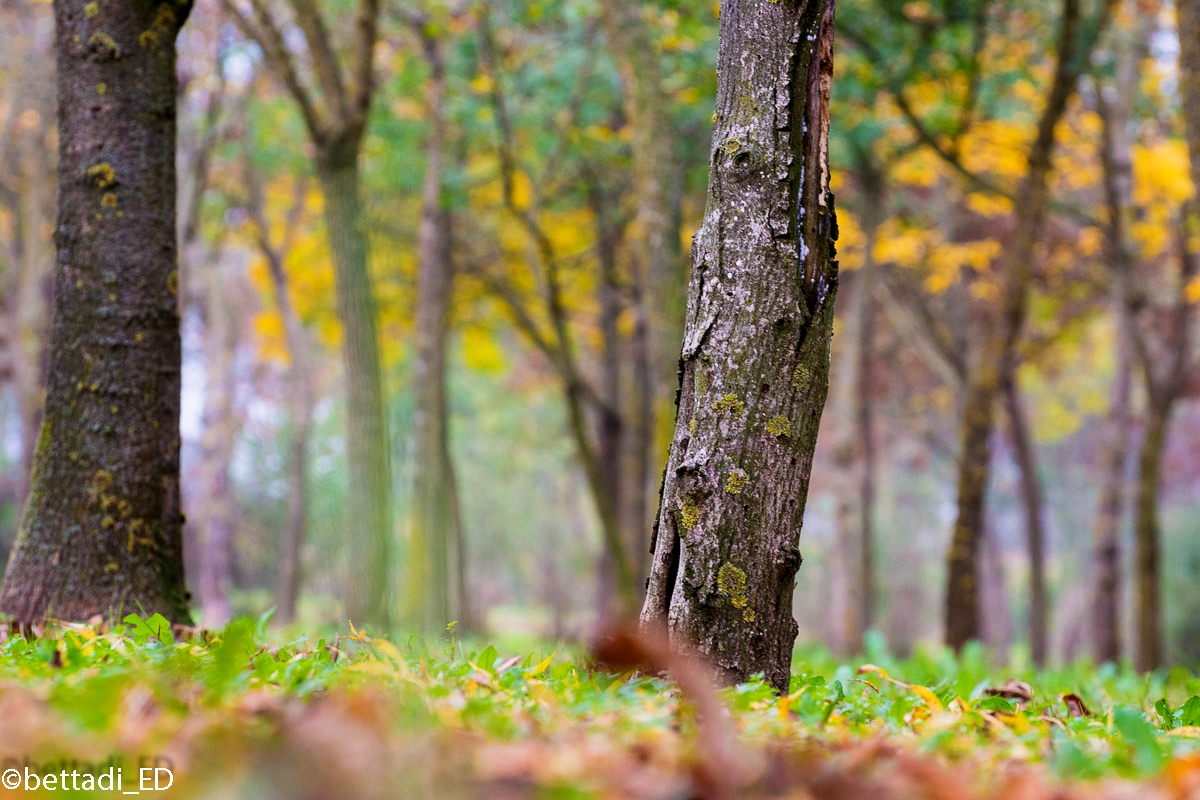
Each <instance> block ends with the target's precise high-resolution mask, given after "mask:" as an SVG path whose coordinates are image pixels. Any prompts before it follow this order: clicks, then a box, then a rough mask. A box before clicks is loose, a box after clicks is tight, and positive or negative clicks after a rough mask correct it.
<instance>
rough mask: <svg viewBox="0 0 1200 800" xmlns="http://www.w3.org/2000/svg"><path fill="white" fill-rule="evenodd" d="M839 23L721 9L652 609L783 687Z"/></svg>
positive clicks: (819, 387)
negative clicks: (703, 200)
mask: <svg viewBox="0 0 1200 800" xmlns="http://www.w3.org/2000/svg"><path fill="white" fill-rule="evenodd" d="M833 11H834V6H833V3H832V2H812V3H808V4H804V5H795V4H791V3H755V4H747V3H739V2H734V1H733V0H727V1H726V2H724V3H722V7H721V30H720V53H719V56H718V66H717V106H716V108H717V110H716V117H715V128H714V131H713V148H712V159H711V166H710V176H709V201H708V208H707V210H706V212H705V220H704V224H703V226H702V227H701V228H700V230H699V231H698V232H697V234H696V237H695V239H694V242H693V246H692V277H691V282H690V286H689V291H688V314H687V323H686V327H685V333H684V340H683V349H682V357H681V360H682V366H683V370H682V372H683V375H682V384H681V392H680V398H679V414H678V417H677V420H676V426H675V434H674V437H673V439H672V442H671V454H670V459H669V461H668V464H667V471H666V478H665V482H664V485H663V491H662V506H661V509H660V511H659V524H658V528H657V533H656V540H655V552H654V561H653V566H652V570H651V576H650V586H649V591H648V592H647V595H646V603H645V606H644V607H643V609H642V621H643V624H644V625H647V626H659V625H662V626H664V627H666V628H667V629H668V631H669V633H670V636H671V639H672V641H673V642H674V643H675V644H676V645H677V646H682V647H685V648H688V649H693V650H695V651H697V652H699V653H701V654H703V655H704V656H705V657H706V658H707V659H708V660H709V661H710V663H711V664H712V669H713V673H714V676H715V677H716V678H717V679H718V680H719V681H721V682H722V683H732V682H737V681H742V680H745V679H746V678H748V677H749V676H750V675H752V674H753V673H755V672H762V673H763V674H764V675H765V677H766V680H767V681H768V682H769V683H770V684H771V685H772V686H774V687H775V688H776V689H777V690H779V691H782V692H786V691H787V689H788V683H789V681H790V677H791V673H790V666H791V656H792V647H793V645H794V643H795V638H796V632H797V626H796V621H795V619H793V617H792V594H793V592H794V590H795V576H796V570H797V568H798V567H799V566H800V550H799V533H800V526H801V524H802V522H803V517H804V505H805V501H806V499H807V493H808V481H809V476H810V473H811V470H812V454H813V449H814V448H815V446H816V438H817V427H818V424H819V422H820V417H821V409H822V407H823V406H824V403H825V395H826V392H827V389H828V375H829V346H830V339H831V335H832V327H833V306H834V296H835V294H836V287H837V266H836V262H835V261H834V260H833V257H834V247H833V240H834V239H835V238H836V235H837V231H836V224H837V223H836V218H835V215H834V209H833V196H832V194H830V192H829V185H828V179H829V164H828V155H827V149H826V148H827V136H828V131H829V89H830V83H831V81H832V76H833ZM747 52H752V53H754V54H755V55H756V58H754V59H747V58H745V56H744V54H745V53H747Z"/></svg>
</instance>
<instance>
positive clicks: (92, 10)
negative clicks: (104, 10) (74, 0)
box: [83, 2, 100, 19]
mask: <svg viewBox="0 0 1200 800" xmlns="http://www.w3.org/2000/svg"><path fill="white" fill-rule="evenodd" d="M83 13H84V14H86V15H87V17H88V19H91V18H92V17H94V16H96V15H97V14H99V13H100V4H99V3H97V2H91V3H88V4H87V5H86V6H84V7H83Z"/></svg>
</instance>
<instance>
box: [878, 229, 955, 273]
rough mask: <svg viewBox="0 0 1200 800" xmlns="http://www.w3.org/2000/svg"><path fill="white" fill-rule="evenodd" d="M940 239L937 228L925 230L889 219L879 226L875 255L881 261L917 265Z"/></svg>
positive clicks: (903, 265)
mask: <svg viewBox="0 0 1200 800" xmlns="http://www.w3.org/2000/svg"><path fill="white" fill-rule="evenodd" d="M939 240H940V235H939V233H938V232H937V231H936V230H923V229H921V228H916V227H913V226H911V225H905V224H903V223H902V222H900V221H899V220H896V219H889V220H888V221H886V222H884V223H883V224H882V225H880V226H879V232H878V234H877V235H876V237H875V247H874V253H873V255H874V256H875V260H876V261H879V262H881V263H892V264H895V265H897V266H900V267H916V266H918V265H920V264H921V263H922V262H923V261H924V260H925V258H926V257H927V254H928V252H929V248H930V247H931V246H932V245H934V244H936V243H937V242H938V241H939Z"/></svg>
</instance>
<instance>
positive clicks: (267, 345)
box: [251, 309, 292, 366]
mask: <svg viewBox="0 0 1200 800" xmlns="http://www.w3.org/2000/svg"><path fill="white" fill-rule="evenodd" d="M251 326H252V327H253V329H254V336H255V339H257V341H258V352H259V355H261V356H262V358H263V359H264V360H266V361H275V362H277V363H279V364H282V365H284V366H287V365H288V364H290V363H291V360H292V359H291V355H290V354H289V353H288V349H287V340H286V339H285V338H284V333H283V317H282V316H280V314H279V312H278V311H276V310H275V309H271V310H269V311H260V312H258V313H257V314H255V315H254V319H253V320H252V322H251Z"/></svg>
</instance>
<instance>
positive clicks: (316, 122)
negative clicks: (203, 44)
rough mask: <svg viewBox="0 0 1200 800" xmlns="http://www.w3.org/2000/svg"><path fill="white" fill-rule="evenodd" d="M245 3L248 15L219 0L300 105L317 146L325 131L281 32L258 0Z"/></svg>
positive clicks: (309, 133)
mask: <svg viewBox="0 0 1200 800" xmlns="http://www.w3.org/2000/svg"><path fill="white" fill-rule="evenodd" d="M248 2H249V4H250V16H244V15H243V14H242V13H241V12H240V11H239V10H238V8H237V7H236V6H235V5H234V0H221V3H222V5H224V6H225V9H226V11H228V12H229V14H230V16H232V17H233V20H234V22H235V23H236V24H237V26H238V28H239V29H240V30H241V32H242V35H243V36H245V37H246V38H248V39H251V40H252V41H254V42H257V43H258V46H259V47H260V48H262V51H263V57H264V58H265V59H266V60H267V65H268V66H269V67H270V68H271V69H272V70H273V71H274V72H275V75H276V77H278V78H279V80H281V81H283V85H284V86H285V87H286V88H287V91H288V94H290V95H291V96H292V99H294V100H295V101H296V104H297V105H298V106H300V113H301V115H302V116H303V117H304V124H305V126H306V127H307V128H308V135H309V136H310V137H311V138H312V140H313V144H316V145H318V146H320V145H322V144H324V143H325V141H326V140H327V139H328V132H327V131H326V129H325V125H324V124H323V122H322V120H321V116H320V114H318V112H317V108H316V105H315V104H314V103H313V99H312V97H311V96H310V95H309V92H308V90H307V89H305V88H304V86H303V85H302V84H301V83H300V75H299V73H298V72H297V70H296V64H295V62H294V61H293V60H292V56H291V53H289V52H288V49H287V46H286V45H285V44H284V42H283V34H281V33H280V32H279V28H278V26H276V25H275V23H274V22H273V21H272V19H271V17H270V14H268V13H267V10H266V8H265V7H264V6H263V4H262V0H248Z"/></svg>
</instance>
